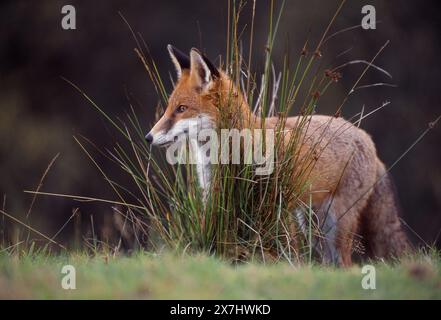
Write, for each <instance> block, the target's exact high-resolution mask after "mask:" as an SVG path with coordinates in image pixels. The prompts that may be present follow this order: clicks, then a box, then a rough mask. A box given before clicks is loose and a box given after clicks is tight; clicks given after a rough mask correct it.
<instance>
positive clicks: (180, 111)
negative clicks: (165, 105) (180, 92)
mask: <svg viewBox="0 0 441 320" xmlns="http://www.w3.org/2000/svg"><path fill="white" fill-rule="evenodd" d="M185 110H187V106H184V105H183V104H181V105H180V106H179V107H177V108H176V113H182V112H184V111H185Z"/></svg>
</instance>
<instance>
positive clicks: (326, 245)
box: [318, 196, 358, 266]
mask: <svg viewBox="0 0 441 320" xmlns="http://www.w3.org/2000/svg"><path fill="white" fill-rule="evenodd" d="M342 202H343V201H342V199H341V198H340V197H338V196H334V197H329V199H328V200H327V201H325V202H324V203H323V204H322V206H321V208H320V209H319V210H318V217H319V220H320V232H321V241H320V247H321V250H320V251H321V254H322V261H323V263H325V264H333V265H336V266H350V265H351V264H352V246H353V240H354V236H355V234H356V231H357V217H358V212H357V208H356V207H353V208H350V209H349V210H347V212H346V213H345V211H344V207H343V206H342Z"/></svg>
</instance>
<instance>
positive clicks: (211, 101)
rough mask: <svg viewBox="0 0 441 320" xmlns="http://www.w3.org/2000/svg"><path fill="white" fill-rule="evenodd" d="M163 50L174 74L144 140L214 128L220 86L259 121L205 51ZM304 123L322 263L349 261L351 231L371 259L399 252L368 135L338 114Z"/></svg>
mask: <svg viewBox="0 0 441 320" xmlns="http://www.w3.org/2000/svg"><path fill="white" fill-rule="evenodd" d="M167 49H168V51H169V54H170V57H171V60H172V62H173V63H174V66H175V68H176V71H177V78H178V80H177V83H176V85H175V88H174V91H173V93H172V94H171V96H170V98H169V101H168V106H167V109H166V110H165V113H164V115H163V116H162V117H161V118H160V119H159V121H158V122H157V123H156V124H155V126H154V127H153V128H152V129H151V131H150V132H149V133H148V134H147V135H146V140H147V141H148V142H149V143H151V144H152V145H157V146H167V145H170V144H171V143H173V142H174V139H175V137H177V136H180V135H186V134H188V131H189V128H196V130H200V129H202V128H214V127H215V125H216V123H217V122H216V119H217V118H218V117H219V114H220V113H222V112H223V110H222V106H223V105H226V102H225V101H219V99H222V98H219V94H218V93H219V92H230V93H232V94H227V95H226V96H228V97H229V99H234V100H235V101H234V103H233V104H231V105H234V106H237V110H236V111H237V112H238V113H241V115H242V116H243V117H242V118H243V119H247V120H245V122H244V124H243V126H244V127H248V128H255V127H260V125H261V123H262V122H261V121H262V119H261V118H259V117H258V116H255V115H254V114H253V113H252V111H251V109H250V107H249V105H248V104H247V103H246V100H245V98H244V96H243V94H242V92H241V91H240V89H239V88H236V87H235V85H234V84H233V82H232V80H231V79H230V78H229V77H228V75H227V74H226V73H225V72H223V71H222V70H219V69H218V68H217V67H215V66H214V64H213V63H212V62H210V60H209V59H208V58H207V57H206V56H205V55H203V54H201V53H200V52H199V51H198V50H197V49H195V48H193V49H191V51H190V56H187V55H186V54H184V53H182V52H181V51H179V50H178V49H176V48H174V47H173V46H171V45H168V47H167ZM285 119H286V120H285V121H286V123H285V128H286V129H290V128H291V129H293V128H295V127H296V125H298V117H289V118H285ZM278 121H279V118H277V117H270V118H265V121H264V126H265V127H266V128H274V127H275V126H276V124H277V122H278ZM308 121H309V123H308V126H306V128H307V129H304V131H305V132H304V134H305V136H306V139H304V144H303V145H302V146H301V151H300V152H303V153H306V152H307V151H308V150H309V149H311V148H312V147H313V146H317V145H319V146H320V147H322V149H321V150H322V152H321V153H320V155H319V156H318V158H317V159H316V160H315V161H316V163H315V165H314V167H313V169H312V172H311V181H312V182H311V187H310V188H311V190H310V193H308V194H307V195H305V199H304V200H305V202H308V201H309V199H310V198H311V199H312V206H313V210H314V212H315V213H316V214H317V217H318V218H319V219H323V220H325V221H324V223H323V233H324V236H325V239H326V241H325V249H324V250H323V252H322V257H323V261H324V262H325V263H333V264H336V265H340V266H350V265H351V264H352V252H353V247H354V235H356V234H360V235H362V237H363V243H364V245H365V248H366V253H367V254H368V256H369V257H371V258H388V257H392V256H395V257H398V256H400V255H402V254H403V253H404V252H405V251H406V250H407V249H408V248H409V244H408V241H407V238H406V236H405V233H404V231H403V230H402V226H401V222H400V220H399V216H398V206H397V201H396V196H395V192H394V189H393V184H392V181H391V178H390V176H389V174H388V173H387V171H386V170H385V166H384V164H383V163H382V162H381V160H380V159H379V158H378V156H377V152H376V149H375V145H374V143H373V141H372V139H371V137H370V136H369V135H368V134H367V133H366V132H365V131H364V130H362V129H360V128H358V127H356V126H354V125H353V124H352V123H350V122H348V121H346V120H344V119H342V118H336V117H330V116H325V115H312V116H309V119H308ZM287 139H289V133H288V134H287ZM197 173H198V179H199V183H200V186H201V187H202V189H203V190H207V189H208V188H209V186H210V165H209V164H201V165H199V164H198V166H197Z"/></svg>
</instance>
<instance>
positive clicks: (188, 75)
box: [146, 45, 226, 146]
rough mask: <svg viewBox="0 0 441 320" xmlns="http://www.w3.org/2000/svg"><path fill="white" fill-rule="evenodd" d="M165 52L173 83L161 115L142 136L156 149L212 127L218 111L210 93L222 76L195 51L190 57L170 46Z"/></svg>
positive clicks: (217, 85)
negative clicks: (172, 67)
mask: <svg viewBox="0 0 441 320" xmlns="http://www.w3.org/2000/svg"><path fill="white" fill-rule="evenodd" d="M167 49H168V52H169V54H170V57H171V60H172V62H173V63H174V65H175V68H176V72H177V83H176V85H175V88H174V91H173V93H172V94H171V96H170V98H169V100H168V105H167V108H166V110H165V113H164V115H163V116H162V117H161V118H160V119H159V121H158V122H157V123H156V124H155V125H154V127H153V128H152V129H151V131H150V132H149V133H148V134H147V135H146V139H147V141H148V142H149V143H151V144H153V145H157V146H167V145H169V144H171V143H172V142H173V141H174V140H175V138H176V137H179V136H181V135H185V134H188V133H189V131H191V130H192V132H198V131H200V130H202V129H210V128H214V126H215V122H216V117H217V114H218V112H219V108H218V106H217V103H216V101H215V99H213V92H214V91H216V90H217V88H218V87H219V86H220V84H221V83H222V81H224V80H225V79H224V78H225V77H226V76H225V74H223V73H222V72H221V71H219V70H218V69H217V68H216V67H215V66H214V64H213V63H212V62H210V61H209V60H208V59H207V58H206V57H205V56H204V55H203V54H201V53H200V52H199V51H198V50H197V49H195V48H193V49H191V51H190V56H187V55H185V54H184V53H182V52H181V51H179V50H178V49H176V48H174V47H173V46H171V45H168V46H167Z"/></svg>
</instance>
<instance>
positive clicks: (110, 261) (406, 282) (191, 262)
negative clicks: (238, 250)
mask: <svg viewBox="0 0 441 320" xmlns="http://www.w3.org/2000/svg"><path fill="white" fill-rule="evenodd" d="M440 262H441V260H440V258H439V257H429V256H419V257H417V258H414V259H412V260H405V261H403V262H401V263H399V264H396V265H394V266H391V265H387V264H385V263H381V262H380V263H376V264H375V267H376V289H375V290H364V289H363V288H362V286H361V280H362V277H363V276H364V275H363V274H362V273H361V267H360V266H354V267H352V268H350V269H349V270H341V269H340V270H339V269H333V268H324V267H319V266H303V267H299V268H292V267H290V266H289V265H288V264H286V263H279V264H274V265H262V264H251V263H250V264H243V265H239V266H232V265H230V264H228V263H226V262H224V261H220V260H218V259H215V258H213V257H207V256H202V255H200V256H187V257H178V256H175V255H171V254H165V255H161V256H157V255H151V254H137V255H134V256H131V257H117V258H112V257H106V256H98V257H93V258H92V257H89V256H86V255H81V254H77V255H70V256H44V255H37V256H32V257H31V256H25V257H20V258H17V257H15V256H9V255H7V254H0V298H2V299H5V298H6V299H7V298H36V299H65V298H66V299H89V298H96V299H103V298H105V299H107V298H109V299H115V298H122V299H131V298H134V299H138V298H141V299H440V298H441V269H440V266H441V263H440ZM66 264H71V265H73V266H75V268H76V290H64V289H62V287H61V279H62V277H63V276H64V274H62V273H61V268H62V266H63V265H66Z"/></svg>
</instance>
